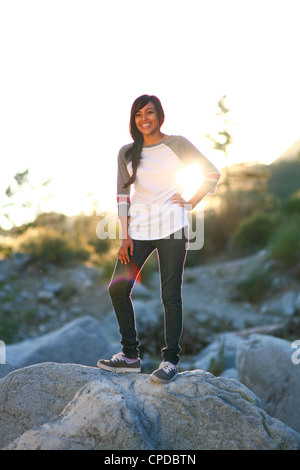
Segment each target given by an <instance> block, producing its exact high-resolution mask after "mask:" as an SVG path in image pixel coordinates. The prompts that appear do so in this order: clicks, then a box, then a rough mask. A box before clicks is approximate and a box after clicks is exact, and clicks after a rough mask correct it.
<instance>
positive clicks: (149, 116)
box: [135, 101, 161, 136]
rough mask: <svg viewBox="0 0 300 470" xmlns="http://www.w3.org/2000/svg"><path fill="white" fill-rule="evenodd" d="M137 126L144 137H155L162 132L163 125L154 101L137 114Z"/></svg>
mask: <svg viewBox="0 0 300 470" xmlns="http://www.w3.org/2000/svg"><path fill="white" fill-rule="evenodd" d="M135 124H136V127H137V128H138V130H139V131H140V132H141V133H142V134H143V135H144V136H150V135H155V134H158V133H159V132H160V127H161V123H160V122H159V119H158V115H157V112H156V108H155V106H154V104H153V103H152V101H149V103H148V104H146V106H144V108H142V109H140V110H139V111H137V113H136V114H135Z"/></svg>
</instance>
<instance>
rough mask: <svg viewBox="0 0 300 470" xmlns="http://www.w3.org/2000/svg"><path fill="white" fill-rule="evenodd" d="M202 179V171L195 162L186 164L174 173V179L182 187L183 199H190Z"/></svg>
mask: <svg viewBox="0 0 300 470" xmlns="http://www.w3.org/2000/svg"><path fill="white" fill-rule="evenodd" d="M203 180H204V175H203V172H202V170H201V168H200V165H198V164H197V163H192V164H191V165H187V166H186V167H184V168H181V169H180V170H178V171H177V173H176V181H177V183H178V184H179V185H180V186H181V187H182V188H183V193H182V197H183V198H184V199H190V198H191V197H192V196H193V195H194V194H195V193H196V192H197V191H198V189H199V188H200V186H201V184H202V182H203Z"/></svg>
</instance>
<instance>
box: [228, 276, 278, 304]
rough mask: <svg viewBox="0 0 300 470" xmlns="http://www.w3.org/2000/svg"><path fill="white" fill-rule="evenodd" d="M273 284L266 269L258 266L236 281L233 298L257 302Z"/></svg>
mask: <svg viewBox="0 0 300 470" xmlns="http://www.w3.org/2000/svg"><path fill="white" fill-rule="evenodd" d="M272 284H273V280H272V276H271V274H270V273H269V272H268V271H262V270H260V268H257V270H254V271H252V273H250V274H249V275H248V276H247V277H246V278H244V279H241V280H240V281H239V282H237V284H236V286H235V289H236V295H235V296H234V299H233V300H238V301H248V302H251V303H255V302H259V301H260V300H262V299H263V298H264V296H265V295H266V294H267V293H268V291H269V290H270V289H271V287H272Z"/></svg>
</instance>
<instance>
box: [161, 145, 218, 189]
mask: <svg viewBox="0 0 300 470" xmlns="http://www.w3.org/2000/svg"><path fill="white" fill-rule="evenodd" d="M169 145H170V147H171V148H172V150H173V151H174V152H175V153H176V155H177V157H178V158H179V159H180V160H181V161H182V163H183V164H184V165H188V164H190V163H198V164H199V165H200V168H201V170H202V173H203V175H204V182H203V188H205V190H206V191H207V193H208V194H215V192H216V189H217V186H218V182H219V180H220V177H221V174H220V172H219V170H218V169H217V168H216V167H215V165H214V164H213V163H212V162H211V161H210V160H209V159H208V158H207V157H205V156H204V155H203V153H201V152H200V151H199V150H198V149H197V148H196V147H195V146H194V145H193V144H192V143H191V142H190V141H189V140H187V139H186V138H185V137H182V136H175V137H174V139H173V140H171V142H170V143H169Z"/></svg>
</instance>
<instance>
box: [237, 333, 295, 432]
mask: <svg viewBox="0 0 300 470" xmlns="http://www.w3.org/2000/svg"><path fill="white" fill-rule="evenodd" d="M293 353H295V350H294V349H292V343H291V342H289V341H287V340H284V339H281V338H275V337H273V336H267V335H252V336H250V338H249V339H248V340H247V341H242V342H240V343H239V344H238V346H237V358H236V365H237V369H238V374H239V380H240V381H241V382H242V383H243V384H244V385H246V386H247V387H248V388H249V389H250V390H252V391H253V392H254V393H255V395H257V396H258V397H259V398H260V400H261V405H262V408H263V409H264V410H265V411H266V412H267V413H268V414H270V415H271V416H273V417H275V418H277V419H279V420H281V421H283V422H284V423H285V424H287V425H288V426H289V427H291V428H292V429H295V430H296V431H297V432H300V414H299V410H300V364H295V363H294V362H295V361H294V362H293V360H292V356H293Z"/></svg>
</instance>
